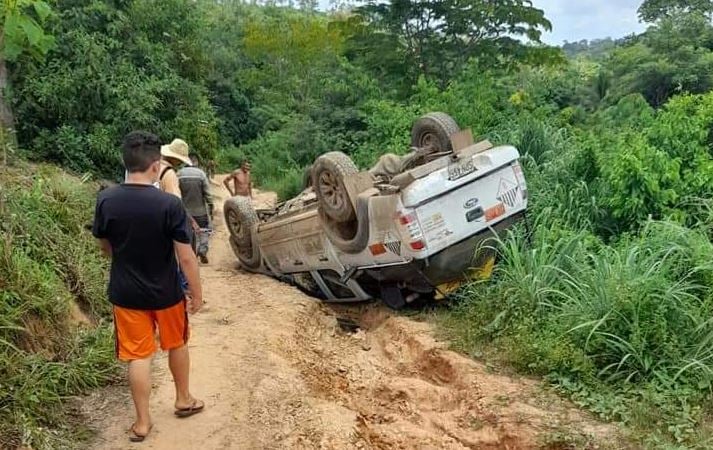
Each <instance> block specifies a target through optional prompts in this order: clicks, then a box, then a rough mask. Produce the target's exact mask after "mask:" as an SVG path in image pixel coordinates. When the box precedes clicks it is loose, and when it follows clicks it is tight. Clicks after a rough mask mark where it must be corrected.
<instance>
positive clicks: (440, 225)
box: [421, 212, 453, 245]
mask: <svg viewBox="0 0 713 450" xmlns="http://www.w3.org/2000/svg"><path fill="white" fill-rule="evenodd" d="M421 226H422V228H423V233H424V234H425V235H426V238H427V239H428V243H429V245H438V244H440V243H441V242H442V241H444V240H447V239H448V236H450V235H452V234H453V231H451V230H449V229H448V225H447V224H446V220H445V218H444V217H443V214H441V213H440V212H437V213H435V214H432V215H430V216H428V217H425V218H424V219H423V220H422V221H421Z"/></svg>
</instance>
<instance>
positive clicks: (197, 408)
mask: <svg viewBox="0 0 713 450" xmlns="http://www.w3.org/2000/svg"><path fill="white" fill-rule="evenodd" d="M199 402H200V405H199V404H198V403H199ZM203 408H205V403H204V402H202V401H200V400H193V403H192V404H191V406H189V407H188V408H181V409H177V410H175V411H174V412H173V414H175V415H176V417H180V418H181V419H184V418H186V417H191V416H192V415H194V414H198V413H199V412H201V411H203Z"/></svg>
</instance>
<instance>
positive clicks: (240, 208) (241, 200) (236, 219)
mask: <svg viewBox="0 0 713 450" xmlns="http://www.w3.org/2000/svg"><path fill="white" fill-rule="evenodd" d="M223 211H224V215H225V224H226V225H227V226H228V230H229V231H230V247H231V248H232V249H233V253H235V256H237V257H238V260H239V261H240V264H242V265H243V266H244V267H245V268H247V269H250V270H258V269H259V268H260V266H261V263H262V257H261V255H260V247H259V245H258V243H257V226H258V223H259V219H258V217H257V213H256V212H255V209H254V208H253V206H252V203H251V202H250V199H249V198H247V197H233V198H229V199H228V200H226V201H225V203H224V204H223Z"/></svg>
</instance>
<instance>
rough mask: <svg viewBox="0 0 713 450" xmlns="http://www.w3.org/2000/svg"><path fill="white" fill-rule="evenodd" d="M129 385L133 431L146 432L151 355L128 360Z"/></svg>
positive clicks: (148, 428)
mask: <svg viewBox="0 0 713 450" xmlns="http://www.w3.org/2000/svg"><path fill="white" fill-rule="evenodd" d="M129 386H131V397H132V398H133V399H134V407H136V422H135V423H134V431H135V432H136V433H137V434H139V435H145V434H148V432H149V430H150V429H151V416H150V414H149V398H150V397H151V356H149V357H148V358H144V359H135V360H133V361H131V362H129Z"/></svg>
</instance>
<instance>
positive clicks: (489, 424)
mask: <svg viewBox="0 0 713 450" xmlns="http://www.w3.org/2000/svg"><path fill="white" fill-rule="evenodd" d="M216 193H217V194H218V195H223V194H224V192H223V191H222V189H220V190H219V188H217V187H216ZM259 201H261V202H268V203H269V202H272V201H274V197H268V196H266V195H261V196H260V197H259ZM216 217H217V218H219V217H221V214H220V212H218V213H217V214H216ZM210 256H211V264H210V265H208V266H204V267H203V268H202V270H201V276H202V278H203V282H204V285H205V286H204V295H205V297H206V299H207V300H208V303H207V305H206V307H205V308H204V310H203V311H201V313H199V314H198V315H196V316H195V317H194V318H193V319H192V338H191V343H190V348H191V352H192V353H191V357H192V364H193V368H192V375H191V376H192V385H193V386H194V388H193V389H194V391H195V394H196V395H197V396H199V397H201V398H203V399H205V400H206V401H207V406H208V408H207V409H206V411H205V412H204V413H202V414H199V415H197V416H195V417H192V418H190V419H187V420H185V421H179V420H177V419H175V418H174V417H173V415H172V412H173V410H172V405H173V387H172V383H171V377H170V373H169V372H168V371H167V369H166V358H165V356H164V355H161V356H159V357H157V361H156V362H155V368H156V369H155V375H154V380H155V389H154V396H153V398H152V414H153V420H154V422H155V426H154V429H153V431H152V434H151V435H150V437H149V438H148V439H147V441H146V442H145V443H144V444H142V448H147V449H175V448H202V449H222V448H225V449H227V448H237V449H278V448H279V449H283V448H296V449H303V448H304V449H307V448H310V449H311V448H329V449H331V448H333V449H362V448H387V449H391V448H394V449H396V448H399V449H414V448H418V449H436V448H438V449H441V448H453V449H460V448H478V449H481V448H485V449H487V448H498V449H501V448H509V449H519V448H534V447H538V446H542V445H545V444H553V445H555V446H557V445H558V444H561V442H559V441H557V442H554V440H556V439H554V440H553V438H552V436H555V437H557V436H562V435H563V430H565V433H564V434H566V436H568V437H569V436H573V435H579V434H581V433H585V434H591V435H592V436H594V437H593V438H592V439H591V441H592V442H602V441H604V440H610V439H611V436H613V435H614V431H613V429H611V428H610V427H607V426H601V425H597V424H596V423H595V422H593V421H591V420H588V419H585V418H583V417H582V415H581V414H579V413H578V412H577V411H576V410H575V409H573V408H572V407H570V406H568V405H566V404H563V403H562V402H560V401H558V400H553V398H552V396H550V395H546V394H544V393H543V392H542V390H541V389H540V388H539V387H538V384H537V383H535V382H533V381H530V380H524V379H512V378H508V377H503V376H499V375H495V374H492V373H489V372H488V370H487V369H486V368H485V367H484V366H482V365H480V364H478V363H475V362H473V361H471V360H469V359H466V358H464V357H462V356H459V355H457V354H455V353H453V352H450V351H447V350H445V349H444V346H443V345H442V344H441V343H439V342H437V341H436V340H434V338H433V337H432V330H431V329H430V326H429V325H427V324H424V323H419V322H415V321H413V320H410V319H407V318H404V317H398V316H393V315H392V314H391V313H389V312H388V311H387V310H385V309H383V308H382V307H380V306H378V305H371V306H351V307H338V308H332V307H328V306H325V305H323V304H321V303H319V302H318V301H316V300H314V299H312V298H310V297H308V296H305V295H304V294H303V293H301V292H300V291H299V290H297V289H295V288H292V287H290V286H287V285H285V284H282V283H280V282H278V281H276V280H273V279H270V278H267V277H264V276H259V275H253V274H248V273H245V272H242V271H240V270H239V269H238V268H237V267H236V263H235V258H234V257H233V255H232V254H231V251H230V248H229V246H228V244H227V235H226V231H225V229H224V227H223V226H222V223H218V226H217V233H216V234H215V235H214V237H213V240H212V250H211V254H210ZM345 315H350V316H351V317H352V318H353V319H354V320H355V322H356V325H358V329H357V330H356V332H353V331H354V329H355V328H356V325H354V326H351V327H349V326H345V327H341V326H340V324H339V323H338V320H337V319H338V318H340V317H343V316H345ZM345 330H346V331H345ZM107 395H109V394H107V393H106V392H105V393H101V394H97V395H94V396H93V397H92V398H91V399H89V400H88V401H87V403H86V405H85V410H86V414H87V415H88V417H90V418H93V420H91V421H90V426H91V427H92V428H94V429H96V430H98V431H99V433H98V437H97V439H96V441H95V448H104V449H106V448H110V449H114V448H127V447H128V446H129V444H128V441H127V433H126V430H127V428H128V427H129V425H130V424H131V418H132V417H133V416H132V414H133V409H132V405H131V403H130V401H129V399H128V397H127V396H126V395H117V394H111V396H110V397H109V398H110V399H111V400H112V401H107ZM571 430H575V431H571ZM582 444H585V445H586V442H585V441H580V442H579V445H582Z"/></svg>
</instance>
